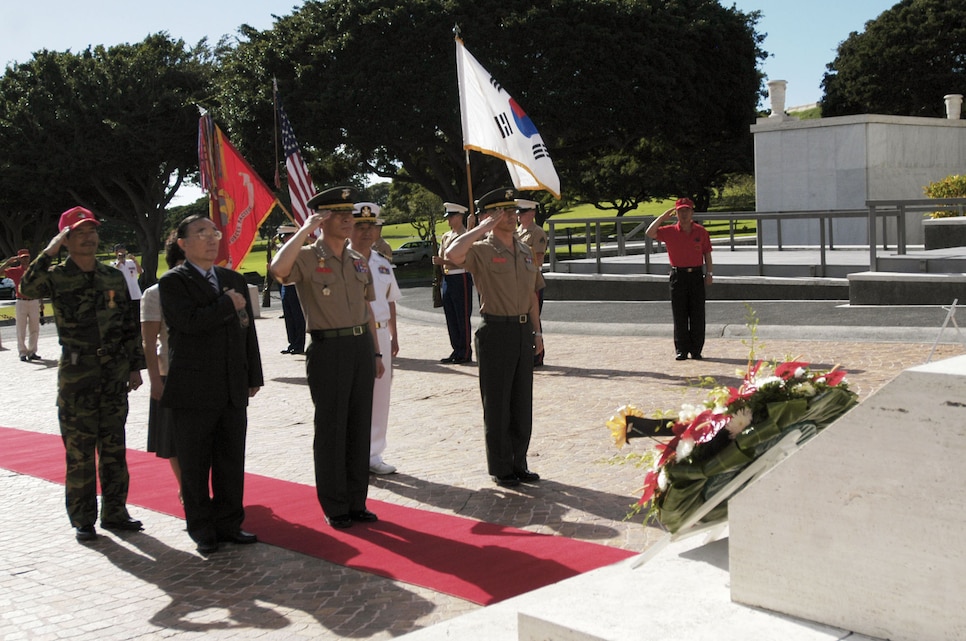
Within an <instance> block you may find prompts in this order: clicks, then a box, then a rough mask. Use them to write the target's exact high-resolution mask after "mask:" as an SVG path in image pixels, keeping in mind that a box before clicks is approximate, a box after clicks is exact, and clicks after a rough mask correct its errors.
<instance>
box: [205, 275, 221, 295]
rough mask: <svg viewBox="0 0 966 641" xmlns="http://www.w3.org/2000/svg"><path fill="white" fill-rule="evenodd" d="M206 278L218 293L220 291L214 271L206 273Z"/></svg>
mask: <svg viewBox="0 0 966 641" xmlns="http://www.w3.org/2000/svg"><path fill="white" fill-rule="evenodd" d="M205 278H207V279H208V282H209V283H211V286H212V287H214V288H215V291H216V292H217V291H218V280H217V279H216V278H215V272H214V271H213V270H211V269H209V270H208V271H207V272H205Z"/></svg>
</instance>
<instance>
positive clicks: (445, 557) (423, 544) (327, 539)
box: [0, 427, 634, 605]
mask: <svg viewBox="0 0 966 641" xmlns="http://www.w3.org/2000/svg"><path fill="white" fill-rule="evenodd" d="M127 457H128V458H127V460H128V468H129V470H130V472H131V488H130V493H129V495H128V501H129V502H130V503H131V504H133V505H140V506H142V507H146V508H148V509H150V510H154V511H157V512H163V513H165V514H171V515H174V516H177V517H182V518H183V516H184V514H183V512H182V511H181V506H180V505H179V503H178V500H177V486H176V484H175V481H174V477H173V476H172V475H171V469H170V467H169V466H168V462H167V461H165V460H163V459H159V458H157V457H156V456H155V455H154V454H149V453H147V452H140V451H137V450H128V453H127ZM0 467H3V468H6V469H9V470H12V471H14V472H18V473H20V474H27V475H30V476H35V477H38V478H42V479H46V480H48V481H53V482H55V483H63V482H64V446H63V443H62V442H61V439H60V437H59V436H52V435H48V434H38V433H36V432H29V431H24V430H17V429H11V428H6V427H0ZM245 503H246V506H245V515H246V518H245V529H246V530H248V531H251V532H254V533H256V534H258V538H259V539H260V540H261V541H263V542H265V543H270V544H272V545H277V546H279V547H283V548H286V549H289V550H294V551H296V552H300V553H302V554H308V555H311V556H315V557H318V558H320V559H325V560H326V561H330V562H332V563H338V564H340V565H344V566H347V567H350V568H354V569H357V570H361V571H363V572H371V573H373V574H378V575H380V576H384V577H389V578H391V579H394V580H397V581H402V582H404V583H412V584H414V585H420V586H423V587H426V588H429V589H431V590H436V591H437V592H444V593H446V594H451V595H453V596H456V597H459V598H461V599H466V600H467V601H472V602H474V603H479V604H482V605H489V604H491V603H496V602H497V601H502V600H504V599H508V598H510V597H514V596H517V595H518V594H523V593H524V592H529V591H530V590H534V589H537V588H540V587H543V586H545V585H550V584H551V583H556V582H558V581H561V580H563V579H567V578H569V577H572V576H575V575H577V574H580V573H582V572H587V571H588V570H593V569H595V568H598V567H602V566H604V565H609V564H611V563H616V562H617V561H620V560H622V559H626V558H628V557H630V556H633V555H634V554H633V553H632V552H628V551H626V550H620V549H616V548H611V547H607V546H603V545H598V544H595V543H586V542H583V541H576V540H573V539H568V538H565V537H561V536H548V535H544V534H534V533H532V532H527V531H525V530H519V529H516V528H511V527H504V526H501V525H493V524H490V523H483V522H480V521H474V520H471V519H466V518H462V517H457V516H450V515H446V514H439V513H436V512H430V511H426V510H416V509H412V508H406V507H400V506H398V505H393V504H391V503H383V502H381V501H375V500H372V499H370V500H369V509H371V510H372V511H373V512H376V513H377V514H378V515H379V521H378V522H377V523H373V524H371V525H366V526H359V525H357V526H355V527H353V528H351V529H349V530H346V531H341V530H334V529H332V528H330V527H329V526H327V525H326V524H325V521H324V520H323V517H322V509H321V508H320V507H319V503H318V500H317V499H316V496H315V488H314V487H312V486H308V485H301V484H298V483H290V482H288V481H280V480H278V479H272V478H268V477H265V476H259V475H257V474H247V475H246V479H245ZM65 519H66V515H65ZM146 528H147V531H148V532H150V528H151V523H150V521H148V522H147V523H146ZM185 536H187V535H185Z"/></svg>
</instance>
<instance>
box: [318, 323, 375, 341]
mask: <svg viewBox="0 0 966 641" xmlns="http://www.w3.org/2000/svg"><path fill="white" fill-rule="evenodd" d="M368 331H369V326H368V325H353V326H352V327H340V328H339V329H313V330H312V331H310V332H309V334H310V335H311V336H312V340H316V341H318V340H322V339H323V338H339V337H342V336H362V335H363V334H365V333H366V332H368Z"/></svg>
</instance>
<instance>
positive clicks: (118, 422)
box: [57, 354, 129, 527]
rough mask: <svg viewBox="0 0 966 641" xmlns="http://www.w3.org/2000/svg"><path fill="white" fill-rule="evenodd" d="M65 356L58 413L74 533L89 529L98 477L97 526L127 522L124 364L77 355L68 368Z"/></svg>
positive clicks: (94, 516) (68, 501) (92, 518)
mask: <svg viewBox="0 0 966 641" xmlns="http://www.w3.org/2000/svg"><path fill="white" fill-rule="evenodd" d="M66 356H67V355H66V354H65V358H63V359H61V363H60V368H59V370H58V394H57V407H58V412H57V413H58V418H59V419H60V433H61V436H62V438H63V440H64V448H65V450H66V453H67V477H66V481H65V487H66V494H67V515H68V516H69V517H70V522H71V525H73V526H74V527H81V526H85V525H93V524H94V522H95V521H96V520H97V480H98V477H99V478H100V483H101V494H102V503H101V522H102V523H104V522H105V521H106V522H111V521H114V522H116V521H124V520H126V519H127V518H128V517H129V515H128V512H127V506H126V503H127V491H128V483H129V476H128V470H127V458H126V442H125V433H124V424H125V422H126V421H127V412H128V403H127V383H128V367H127V364H126V363H124V362H118V361H115V360H114V359H113V358H105V357H97V356H81V357H79V358H78V357H77V356H76V355H75V356H74V359H73V360H74V362H73V363H71V362H70V359H68V358H66ZM122 374H123V377H122V376H121V375H122Z"/></svg>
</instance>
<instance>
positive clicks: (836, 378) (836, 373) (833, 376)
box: [817, 365, 847, 387]
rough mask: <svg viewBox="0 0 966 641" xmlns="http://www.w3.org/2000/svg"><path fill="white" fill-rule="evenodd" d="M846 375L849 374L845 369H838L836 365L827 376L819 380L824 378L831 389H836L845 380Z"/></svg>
mask: <svg viewBox="0 0 966 641" xmlns="http://www.w3.org/2000/svg"><path fill="white" fill-rule="evenodd" d="M846 373H847V372H846V371H845V370H844V369H838V365H836V366H835V367H833V368H832V369H831V371H829V372H828V373H827V374H824V375H822V376H819V377H817V378H824V379H825V384H826V385H828V386H829V387H835V386H836V385H838V384H839V383H841V382H842V380H843V379H844V378H845V375H846Z"/></svg>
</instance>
